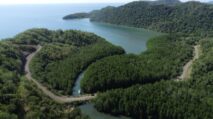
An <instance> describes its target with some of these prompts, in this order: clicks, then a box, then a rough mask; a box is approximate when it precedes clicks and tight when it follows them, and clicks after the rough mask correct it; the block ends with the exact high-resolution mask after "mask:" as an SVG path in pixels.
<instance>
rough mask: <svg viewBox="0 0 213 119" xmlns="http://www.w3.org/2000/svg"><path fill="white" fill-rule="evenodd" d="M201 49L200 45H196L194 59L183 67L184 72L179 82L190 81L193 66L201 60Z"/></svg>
mask: <svg viewBox="0 0 213 119" xmlns="http://www.w3.org/2000/svg"><path fill="white" fill-rule="evenodd" d="M199 49H200V45H196V46H194V57H193V59H191V60H190V61H189V62H187V63H186V64H185V65H184V67H183V72H182V74H181V75H180V76H179V77H178V80H186V79H189V78H190V76H191V71H192V64H193V62H194V61H195V60H196V59H198V58H199V56H200V53H199V51H200V50H199Z"/></svg>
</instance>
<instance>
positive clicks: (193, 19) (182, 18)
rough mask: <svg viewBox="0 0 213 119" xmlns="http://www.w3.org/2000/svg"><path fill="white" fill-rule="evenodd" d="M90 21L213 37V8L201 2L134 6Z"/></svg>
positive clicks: (95, 15) (105, 12)
mask: <svg viewBox="0 0 213 119" xmlns="http://www.w3.org/2000/svg"><path fill="white" fill-rule="evenodd" d="M90 16H91V21H97V22H105V23H111V24H118V25H127V26H132V27H139V28H146V29H152V30H156V31H160V32H167V33H177V32H182V33H193V34H198V35H212V34H213V6H212V5H209V4H204V3H199V2H187V3H181V4H175V5H172V6H171V5H165V4H161V5H158V4H157V5H154V4H150V2H143V1H138V2H132V3H129V4H126V5H123V6H120V7H106V8H103V9H101V10H96V11H93V12H92V13H91V15H90Z"/></svg>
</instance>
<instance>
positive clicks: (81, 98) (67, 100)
mask: <svg viewBox="0 0 213 119" xmlns="http://www.w3.org/2000/svg"><path fill="white" fill-rule="evenodd" d="M32 47H35V48H36V51H35V52H33V53H31V54H30V55H28V56H27V58H26V64H25V72H26V75H25V76H26V78H27V79H28V80H30V81H32V82H33V83H35V84H36V86H37V87H38V88H39V89H40V90H42V92H43V93H44V94H45V95H47V96H48V97H50V98H51V99H52V100H54V101H55V102H58V103H72V102H78V101H88V100H91V99H93V98H95V96H93V95H81V96H78V97H73V96H70V97H68V96H58V95H55V94H54V93H53V92H51V91H50V90H48V88H47V87H45V86H43V85H42V84H41V83H40V82H38V81H37V80H35V79H34V78H33V77H32V74H31V72H30V68H29V65H30V62H31V60H32V59H33V57H34V56H35V55H36V54H37V53H38V52H39V51H40V50H41V49H42V46H40V45H38V46H32Z"/></svg>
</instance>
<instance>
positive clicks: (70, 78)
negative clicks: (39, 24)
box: [15, 29, 124, 94]
mask: <svg viewBox="0 0 213 119" xmlns="http://www.w3.org/2000/svg"><path fill="white" fill-rule="evenodd" d="M26 39H27V40H26ZM15 42H16V43H20V44H41V45H43V48H42V50H41V51H40V52H39V53H38V55H37V56H36V57H35V58H34V59H33V61H32V64H31V72H32V74H33V77H35V79H37V80H39V81H42V82H43V83H45V84H46V85H47V86H48V87H49V88H51V89H55V90H57V91H60V92H62V93H63V94H70V93H71V92H72V87H73V85H74V82H75V80H76V78H77V76H78V75H79V74H80V73H81V72H82V71H83V70H84V69H85V68H86V67H87V66H88V65H89V64H91V63H93V62H95V61H96V60H98V59H101V58H103V57H106V56H111V55H114V54H123V53H124V50H123V49H122V48H120V47H115V46H114V45H112V44H110V43H108V42H106V41H105V40H104V39H103V38H101V37H99V36H96V35H94V34H92V33H84V32H80V31H49V30H46V29H34V30H29V31H26V32H24V33H22V34H19V35H18V36H17V37H16V41H15Z"/></svg>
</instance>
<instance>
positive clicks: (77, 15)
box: [63, 13, 89, 20]
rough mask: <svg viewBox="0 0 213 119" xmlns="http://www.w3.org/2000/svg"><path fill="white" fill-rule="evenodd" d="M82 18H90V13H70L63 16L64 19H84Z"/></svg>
mask: <svg viewBox="0 0 213 119" xmlns="http://www.w3.org/2000/svg"><path fill="white" fill-rule="evenodd" d="M82 18H89V13H75V14H70V15H67V16H65V17H63V19H64V20H68V19H82Z"/></svg>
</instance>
